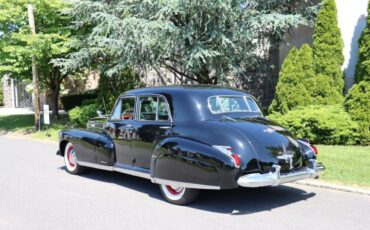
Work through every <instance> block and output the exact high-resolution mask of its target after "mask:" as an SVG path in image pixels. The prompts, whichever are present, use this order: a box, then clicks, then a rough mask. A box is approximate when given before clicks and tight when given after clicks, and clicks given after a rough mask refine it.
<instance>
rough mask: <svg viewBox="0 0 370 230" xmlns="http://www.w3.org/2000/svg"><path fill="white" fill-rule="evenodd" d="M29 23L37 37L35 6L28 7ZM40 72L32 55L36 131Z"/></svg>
mask: <svg viewBox="0 0 370 230" xmlns="http://www.w3.org/2000/svg"><path fill="white" fill-rule="evenodd" d="M28 22H29V25H30V29H31V33H32V36H35V35H36V27H35V17H34V15H33V5H32V4H29V5H28ZM38 78H39V76H38V72H37V65H36V57H35V55H34V54H33V55H32V81H33V92H34V93H33V97H34V98H33V107H34V110H35V128H36V131H39V130H40V101H39V84H38Z"/></svg>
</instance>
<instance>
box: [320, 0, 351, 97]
mask: <svg viewBox="0 0 370 230" xmlns="http://www.w3.org/2000/svg"><path fill="white" fill-rule="evenodd" d="M342 50H343V41H342V38H341V32H340V29H339V27H338V22H337V9H336V4H335V0H325V2H324V5H323V7H322V8H321V10H320V12H319V14H318V16H317V21H316V26H315V32H314V43H313V53H314V60H315V71H316V74H318V75H322V76H321V78H325V77H326V78H329V79H330V85H331V86H332V87H334V88H335V89H336V90H337V91H338V92H339V93H340V94H342V92H343V88H344V79H343V78H344V75H343V72H342V70H341V66H342V64H343V61H344V56H343V53H342Z"/></svg>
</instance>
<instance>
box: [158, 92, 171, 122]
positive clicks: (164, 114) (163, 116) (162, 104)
mask: <svg viewBox="0 0 370 230" xmlns="http://www.w3.org/2000/svg"><path fill="white" fill-rule="evenodd" d="M158 120H160V121H168V120H170V116H169V112H168V107H167V103H166V100H165V99H164V98H163V97H159V106H158Z"/></svg>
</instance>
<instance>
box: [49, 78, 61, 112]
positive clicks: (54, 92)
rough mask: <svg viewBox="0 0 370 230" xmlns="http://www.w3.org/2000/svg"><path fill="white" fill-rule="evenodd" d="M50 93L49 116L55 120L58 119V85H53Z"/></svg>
mask: <svg viewBox="0 0 370 230" xmlns="http://www.w3.org/2000/svg"><path fill="white" fill-rule="evenodd" d="M50 92H51V114H52V117H54V118H55V119H58V118H59V92H60V85H59V84H57V83H56V84H54V85H53V86H51V87H50Z"/></svg>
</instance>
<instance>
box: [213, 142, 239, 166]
mask: <svg viewBox="0 0 370 230" xmlns="http://www.w3.org/2000/svg"><path fill="white" fill-rule="evenodd" d="M212 146H213V147H214V148H216V149H218V150H220V151H221V152H223V153H225V154H226V155H228V156H231V158H232V159H233V162H234V166H235V167H236V168H240V164H241V160H240V156H239V155H238V154H235V153H233V152H232V148H231V146H223V145H212Z"/></svg>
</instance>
